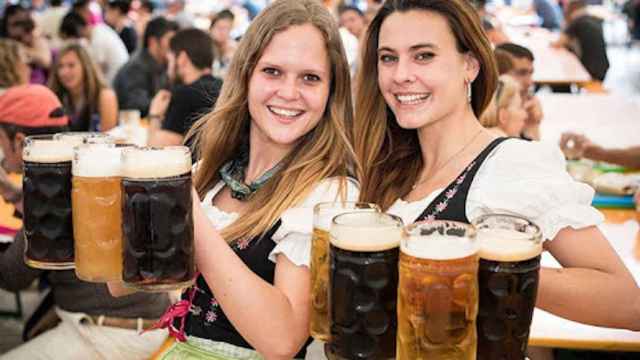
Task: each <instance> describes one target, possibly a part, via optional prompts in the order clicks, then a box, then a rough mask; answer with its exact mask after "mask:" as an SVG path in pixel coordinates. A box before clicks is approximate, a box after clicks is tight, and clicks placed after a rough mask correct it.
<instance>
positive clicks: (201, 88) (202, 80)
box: [149, 28, 222, 146]
mask: <svg viewBox="0 0 640 360" xmlns="http://www.w3.org/2000/svg"><path fill="white" fill-rule="evenodd" d="M170 49H171V50H170V51H169V54H168V57H169V67H170V73H171V74H172V76H173V82H174V83H175V84H176V86H175V87H174V88H173V90H172V91H171V92H169V91H167V90H160V91H159V92H158V94H156V96H155V97H154V98H153V101H152V102H151V106H150V108H149V118H150V119H151V120H152V121H158V122H160V123H161V128H160V129H158V130H153V131H152V132H151V133H150V137H149V145H151V146H166V145H179V144H182V143H183V141H184V137H185V135H186V134H187V132H188V131H189V129H191V126H192V125H193V124H194V123H195V122H196V120H198V119H199V118H200V117H201V116H202V115H204V114H206V113H208V112H209V111H211V109H212V108H213V105H214V104H215V102H216V99H217V98H218V95H219V94H220V88H221V87H222V81H221V80H220V79H218V78H216V77H213V76H212V75H211V61H212V59H213V44H212V41H211V37H209V34H207V33H206V32H204V31H202V30H199V29H194V28H191V29H184V30H180V31H178V32H177V33H176V35H175V36H174V37H173V38H172V39H171V41H170Z"/></svg>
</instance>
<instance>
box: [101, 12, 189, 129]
mask: <svg viewBox="0 0 640 360" xmlns="http://www.w3.org/2000/svg"><path fill="white" fill-rule="evenodd" d="M177 30H178V25H177V24H176V23H174V22H173V21H169V20H167V19H165V18H163V17H156V18H154V19H153V20H151V21H149V23H148V24H147V27H146V28H145V31H144V38H143V45H142V48H141V49H140V50H139V51H138V52H136V53H135V54H134V55H133V57H132V58H131V59H130V60H129V61H128V62H127V63H126V64H125V65H124V66H123V67H122V68H121V69H120V70H119V71H118V73H117V74H116V77H115V79H114V80H113V88H114V90H115V91H116V95H117V96H118V107H119V108H120V109H123V110H139V111H140V114H141V115H142V116H143V117H145V116H147V114H148V112H149V104H150V103H151V99H153V97H154V96H155V94H156V93H157V92H158V91H159V90H160V89H162V88H163V87H165V86H166V85H167V61H168V55H169V51H170V48H169V42H170V41H171V38H172V37H173V35H175V32H176V31H177Z"/></svg>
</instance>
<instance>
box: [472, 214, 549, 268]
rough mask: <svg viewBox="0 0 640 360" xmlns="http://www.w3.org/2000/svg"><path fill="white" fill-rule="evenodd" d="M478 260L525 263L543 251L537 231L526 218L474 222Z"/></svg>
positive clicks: (496, 217)
mask: <svg viewBox="0 0 640 360" xmlns="http://www.w3.org/2000/svg"><path fill="white" fill-rule="evenodd" d="M474 224H475V226H476V228H477V229H478V230H477V231H478V243H479V246H480V257H481V258H483V259H486V260H493V261H524V260H528V259H532V258H534V257H536V256H538V255H540V253H541V252H542V241H541V234H540V229H539V228H538V227H537V226H536V225H535V224H533V223H531V222H529V221H528V220H526V219H523V218H518V217H515V216H509V215H489V216H485V217H482V218H480V219H478V220H476V221H475V222H474Z"/></svg>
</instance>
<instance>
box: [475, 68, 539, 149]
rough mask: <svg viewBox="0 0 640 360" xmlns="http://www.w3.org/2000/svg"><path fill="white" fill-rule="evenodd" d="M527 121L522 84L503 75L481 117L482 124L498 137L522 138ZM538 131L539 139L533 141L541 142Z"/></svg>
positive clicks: (536, 132)
mask: <svg viewBox="0 0 640 360" xmlns="http://www.w3.org/2000/svg"><path fill="white" fill-rule="evenodd" d="M526 119H527V111H526V110H525V109H524V107H522V98H521V97H520V84H519V83H518V82H517V81H516V80H515V79H513V78H512V77H511V76H509V75H501V76H500V80H498V87H497V88H496V91H495V93H494V94H493V98H492V99H491V102H490V103H489V106H488V107H487V109H486V110H485V111H484V112H483V113H482V116H480V123H481V124H482V126H484V127H485V128H487V129H489V130H491V131H492V132H493V133H494V134H495V135H496V136H510V137H520V135H521V134H522V131H523V130H524V127H525V120H526ZM536 130H537V131H535V134H536V135H537V137H536V138H534V139H531V140H539V138H540V136H539V129H536ZM530 134H531V130H530Z"/></svg>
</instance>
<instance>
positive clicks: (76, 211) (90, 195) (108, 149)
mask: <svg viewBox="0 0 640 360" xmlns="http://www.w3.org/2000/svg"><path fill="white" fill-rule="evenodd" d="M120 156H121V149H120V148H116V147H115V146H114V145H107V144H87V145H81V146H79V147H77V148H76V151H75V156H74V162H73V175H74V176H73V179H72V192H71V201H72V207H73V211H72V213H73V234H74V238H75V263H76V275H77V276H78V278H80V279H82V280H84V281H91V282H106V281H112V280H120V279H121V277H122V178H121V176H120V175H121V159H120Z"/></svg>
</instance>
